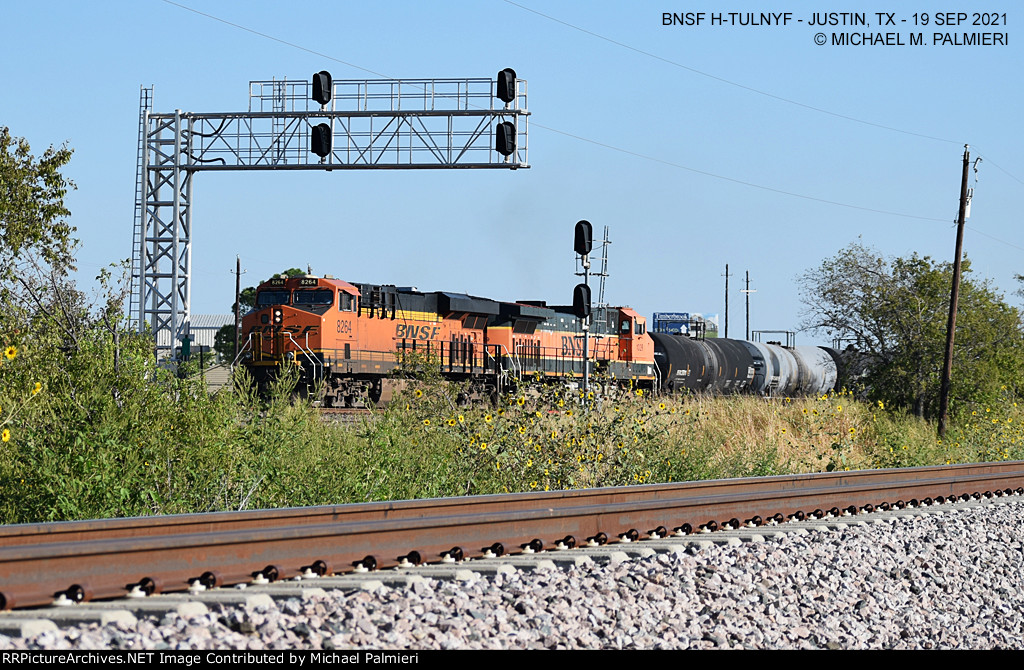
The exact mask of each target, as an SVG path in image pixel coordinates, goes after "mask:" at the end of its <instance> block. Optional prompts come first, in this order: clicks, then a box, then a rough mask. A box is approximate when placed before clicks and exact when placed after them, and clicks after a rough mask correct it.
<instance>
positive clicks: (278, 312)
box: [274, 308, 284, 326]
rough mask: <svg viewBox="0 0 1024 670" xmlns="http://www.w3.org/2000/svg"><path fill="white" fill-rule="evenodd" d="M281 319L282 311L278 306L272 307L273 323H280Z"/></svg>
mask: <svg viewBox="0 0 1024 670" xmlns="http://www.w3.org/2000/svg"><path fill="white" fill-rule="evenodd" d="M283 320H284V312H282V311H281V309H280V308H275V309H274V325H275V326H279V325H281V322H282V321H283Z"/></svg>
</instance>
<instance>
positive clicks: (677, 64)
mask: <svg viewBox="0 0 1024 670" xmlns="http://www.w3.org/2000/svg"><path fill="white" fill-rule="evenodd" d="M504 2H506V3H507V4H510V5H512V6H514V7H518V8H519V9H522V10H523V11H527V12H530V13H531V14H536V15H537V16H540V17H543V18H545V19H548V20H549V21H554V22H555V23H560V24H562V25H563V26H565V27H567V28H572V29H573V30H577V31H579V32H581V33H584V34H586V35H590V36H591V37H596V38H597V39H599V40H604V41H605V42H608V43H610V44H614V45H615V46H618V47H622V48H623V49H629V50H630V51H635V52H636V53H638V54H641V55H644V56H647V57H648V58H653V59H655V60H660V61H661V62H663V63H666V64H668V65H671V66H673V67H677V68H680V69H682V70H686V71H687V72H692V73H694V74H699V75H700V76H702V77H707V78H708V79H714V80H715V81H719V82H722V83H723V84H728V85H729V86H735V87H737V88H742V89H743V90H745V91H750V92H751V93H756V94H757V95H763V96H765V97H766V98H771V99H773V100H778V101H779V102H785V103H787V104H790V105H796V106H797V107H803V108H804V109H809V110H811V111H814V112H819V113H821V114H828V115H829V116H834V117H836V118H839V119H845V120H847V121H853V122H854V123H862V124H864V125H866V126H873V127H875V128H881V129H883V130H890V131H892V132H894V133H903V134H904V135H913V136H915V137H922V138H924V139H928V140H935V141H936V142H949V143H951V144H960V142H957V141H956V140H950V139H946V138H945V137H935V136H933V135H925V134H924V133H916V132H914V131H912V130H904V129H902V128H895V127H893V126H886V125H884V124H881V123H875V122H873V121H865V120H864V119H858V118H857V117H855V116H848V115H846V114H840V113H838V112H833V111H830V110H827V109H823V108H821V107H815V106H814V105H808V104H806V103H803V102H799V101H797V100H793V99H791V98H784V97H782V96H781V95H775V94H774V93H769V92H768V91H762V90H760V89H757V88H753V87H751V86H747V85H745V84H740V83H738V82H735V81H732V80H729V79H725V78H724V77H719V76H717V75H713V74H710V73H707V72H704V71H702V70H698V69H696V68H692V67H690V66H689V65H683V64H682V63H680V62H678V61H674V60H671V59H668V58H665V57H664V56H659V55H658V54H654V53H651V52H650V51H644V50H643V49H638V48H636V47H634V46H631V45H629V44H626V43H624V42H619V41H617V40H613V39H612V38H610V37H606V36H604V35H601V34H600V33H595V32H593V31H590V30H587V29H586V28H581V27H579V26H577V25H574V24H572V23H569V22H568V21H563V20H561V19H558V18H555V17H554V16H551V15H549V14H545V13H543V12H538V11H537V10H536V9H531V8H530V7H527V6H526V5H521V4H519V3H518V2H513V1H512V0H504Z"/></svg>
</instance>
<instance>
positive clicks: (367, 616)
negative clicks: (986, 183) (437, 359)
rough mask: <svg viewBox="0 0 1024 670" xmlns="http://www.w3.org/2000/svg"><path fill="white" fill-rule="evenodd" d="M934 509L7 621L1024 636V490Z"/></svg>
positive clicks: (223, 633)
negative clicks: (239, 603)
mask: <svg viewBox="0 0 1024 670" xmlns="http://www.w3.org/2000/svg"><path fill="white" fill-rule="evenodd" d="M928 509H929V511H934V510H936V509H945V510H947V511H945V512H944V513H942V514H931V515H926V516H923V517H913V518H908V517H903V518H900V519H895V518H882V519H879V518H878V517H879V515H872V516H874V517H875V519H874V520H873V521H872V522H871V523H867V524H864V525H851V526H849V527H846V528H841V529H837V530H828V529H820V528H809V529H808V532H807V533H806V534H796V533H788V534H784V535H781V536H779V537H768V538H767V539H765V540H764V541H755V542H743V544H741V545H739V546H726V545H712V546H705V547H698V546H696V545H688V546H687V547H686V548H685V549H681V550H678V551H676V552H669V553H659V554H657V555H655V556H651V557H648V558H642V559H636V560H627V561H622V562H600V561H597V562H585V563H584V564H582V565H577V566H574V567H568V568H545V569H539V570H536V571H531V572H523V571H517V572H512V573H501V572H499V573H498V574H494V575H487V576H480V577H479V578H475V577H474V578H473V579H470V580H469V581H438V580H434V579H429V578H428V579H425V580H424V581H422V582H419V583H414V584H412V585H411V586H409V587H401V588H392V587H387V586H383V587H380V588H377V589H375V590H373V591H356V592H352V593H347V594H346V593H343V592H341V591H336V590H328V591H326V592H325V593H311V594H310V595H309V596H308V597H306V598H304V599H301V600H300V599H298V598H289V599H279V600H277V601H275V602H274V603H273V604H270V605H266V604H264V605H260V606H256V607H247V608H223V609H221V608H218V607H213V606H211V608H210V609H211V611H210V612H208V613H205V614H201V615H196V616H191V617H186V616H181V615H178V614H175V613H168V614H163V615H161V616H160V617H142V616H140V617H139V620H138V622H137V623H135V624H126V623H113V624H107V625H105V626H99V625H97V624H91V625H80V626H78V627H74V628H67V629H62V630H57V631H44V632H42V633H40V634H38V635H36V636H34V637H30V638H11V637H7V636H4V635H2V634H0V650H20V649H130V650H148V649H293V648H312V649H541V648H548V649H555V648H557V649H579V648H586V649H593V648H609V649H688V648H689V649H693V648H696V649H713V648H740V649H792V648H797V649H804V648H832V649H890V648H894V649H933V648H938V649H948V648H967V649H987V648H1014V649H1018V648H1024V584H1022V575H1024V545H1022V538H1021V529H1022V527H1024V502H1021V501H1020V498H1017V497H1014V498H1012V499H1002V500H999V501H998V503H997V504H984V505H980V506H974V507H970V508H966V509H953V508H950V507H949V506H945V507H944V508H936V507H932V508H928ZM857 520H860V517H857V519H855V520H854V519H851V520H849V522H850V523H855V522H856V521H857ZM783 527H785V526H783ZM472 566H473V563H467V564H466V567H470V568H471V567H472ZM214 610H216V611H214Z"/></svg>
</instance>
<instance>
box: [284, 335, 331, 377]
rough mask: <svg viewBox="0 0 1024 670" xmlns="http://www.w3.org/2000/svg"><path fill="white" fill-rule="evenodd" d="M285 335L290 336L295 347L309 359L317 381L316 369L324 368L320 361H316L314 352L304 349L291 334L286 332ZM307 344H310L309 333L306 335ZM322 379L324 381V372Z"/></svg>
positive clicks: (321, 374) (321, 375)
mask: <svg viewBox="0 0 1024 670" xmlns="http://www.w3.org/2000/svg"><path fill="white" fill-rule="evenodd" d="M285 334H286V335H288V339H289V340H291V342H292V344H294V345H295V348H296V349H298V350H299V351H301V352H302V355H303V356H305V357H306V358H308V359H309V362H310V363H311V364H312V366H313V380H314V381H315V380H316V379H317V374H316V369H317V368H318V367H319V368H323V365H321V364H320V361H318V360H316V356H314V355H313V351H312V350H311V349H306V348H304V347H303V346H302V345H301V344H299V343H298V342H297V341H296V340H295V338H294V337H292V334H291V333H289V332H287V331H285ZM306 344H309V333H306ZM320 378H321V379H323V372H321V373H320Z"/></svg>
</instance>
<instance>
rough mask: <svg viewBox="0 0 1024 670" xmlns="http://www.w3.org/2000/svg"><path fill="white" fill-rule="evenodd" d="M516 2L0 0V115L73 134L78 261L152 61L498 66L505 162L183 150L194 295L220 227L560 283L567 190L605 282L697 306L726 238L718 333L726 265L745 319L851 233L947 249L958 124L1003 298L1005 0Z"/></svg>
mask: <svg viewBox="0 0 1024 670" xmlns="http://www.w3.org/2000/svg"><path fill="white" fill-rule="evenodd" d="M517 3H518V4H516V3H511V2H506V1H504V0H479V1H476V2H436V3H425V2H380V3H366V2H328V3H324V2H317V3H309V2H301V1H299V2H292V3H288V4H287V5H286V4H284V3H279V2H264V1H262V0H251V1H249V2H227V1H210V2H200V1H199V0H181V3H180V4H181V5H185V6H187V7H190V8H192V9H195V10H198V11H201V12H203V13H205V14H209V15H211V16H214V17H217V18H219V19H222V21H218V20H215V19H213V18H210V17H207V16H202V15H200V14H197V13H196V12H193V11H189V10H187V9H183V8H182V7H180V6H176V5H174V4H170V3H168V2H164V1H163V0H132V1H131V2H118V1H113V2H102V3H84V2H61V1H58V2H50V3H17V4H15V3H7V6H6V7H5V22H6V23H7V30H5V39H4V40H3V41H2V42H0V74H2V80H3V82H4V86H3V93H2V94H0V112H2V113H0V124H3V125H7V126H9V127H10V128H11V132H12V133H13V134H14V135H16V136H23V137H26V138H27V139H28V140H29V142H30V143H31V145H32V147H33V151H34V152H35V153H37V154H38V153H41V152H42V151H43V150H44V149H45V148H46V147H47V146H49V145H51V144H55V145H60V144H62V143H64V142H67V143H68V145H69V146H70V147H72V148H73V149H74V150H75V154H74V157H73V159H72V163H71V165H70V166H69V167H68V169H67V174H68V176H69V177H70V178H71V179H73V180H74V181H75V182H76V183H77V185H78V190H77V191H76V192H75V193H74V194H72V195H71V196H70V198H69V205H70V208H71V210H72V213H73V214H72V223H73V224H74V225H75V226H76V227H77V228H78V236H79V237H80V238H81V240H82V247H81V250H80V253H79V266H80V270H81V271H80V273H79V277H80V280H81V282H82V284H83V287H85V288H89V287H91V286H92V285H93V282H92V277H94V276H95V275H96V274H97V273H98V271H99V269H100V268H101V267H104V266H106V265H107V264H109V263H111V262H115V261H117V260H119V259H124V258H128V257H129V256H130V255H131V248H130V247H131V231H132V211H133V202H134V189H135V169H136V165H135V163H136V144H137V132H138V100H139V87H140V85H153V86H154V87H155V96H154V99H155V105H154V109H155V111H157V112H172V111H174V110H175V109H182V110H187V111H193V112H226V111H241V110H245V109H247V107H248V82H249V81H250V80H265V79H271V78H274V77H276V78H284V77H287V78H289V79H305V78H308V77H309V76H310V75H311V74H312V73H313V72H316V71H319V70H322V69H327V70H329V71H330V72H331V73H332V74H333V76H334V78H335V79H336V80H338V79H349V78H360V79H362V78H366V77H374V76H375V75H371V74H368V72H367V71H366V70H370V71H373V72H376V73H380V74H381V75H383V76H387V77H396V78H398V77H404V78H430V77H493V76H494V75H495V73H496V72H497V71H498V70H500V69H502V68H505V67H512V68H514V69H515V70H516V71H517V73H518V74H519V76H520V77H521V78H523V79H526V80H527V81H528V84H529V110H530V112H531V113H532V116H531V118H530V155H529V160H530V164H531V166H532V167H531V168H530V169H529V170H519V171H515V172H512V171H503V170H481V171H467V170H452V171H441V170H435V171H424V170H415V171H379V172H368V171H367V172H355V171H351V172H345V171H335V172H331V173H326V172H325V173H320V172H287V173H274V172H266V173H223V174H222V173H217V174H214V173H204V174H201V175H199V177H198V178H197V180H196V183H195V191H194V198H193V202H194V208H195V210H194V213H193V217H194V223H193V258H192V262H193V288H192V310H193V312H194V313H212V312H227V311H228V310H229V309H230V305H231V302H232V300H233V293H234V276H233V275H232V273H231V271H232V270H233V269H234V266H235V256H236V254H237V255H240V256H241V259H242V266H243V270H245V271H246V272H247V274H246V275H245V276H244V277H243V285H247V284H252V283H255V282H256V281H257V280H260V279H263V278H265V277H267V276H269V275H270V274H272V273H274V272H277V271H280V270H282V269H285V268H289V267H301V268H305V267H306V265H311V266H312V267H313V269H314V271H315V272H316V273H318V274H334V275H335V276H338V277H340V278H344V279H348V280H350V281H364V282H374V283H393V284H398V285H415V286H418V287H419V288H421V289H423V290H451V291H463V292H467V293H472V294H476V295H482V296H487V297H491V298H496V299H502V300H516V299H543V300H548V301H549V302H554V303H558V302H562V303H565V302H569V301H570V300H571V295H572V287H573V285H574V284H575V283H576V282H577V281H578V280H577V278H576V277H575V276H574V275H573V272H574V270H575V263H574V258H573V253H572V229H573V225H574V224H575V222H576V221H577V220H579V219H584V218H585V219H588V220H590V221H591V222H592V223H593V224H594V226H595V230H596V231H597V233H598V235H600V231H601V230H602V229H603V227H604V226H605V225H608V226H610V229H611V239H612V245H611V251H610V260H609V263H610V267H609V270H610V273H611V276H610V277H609V279H608V283H607V300H608V301H609V302H610V303H612V304H625V305H630V306H632V307H634V308H636V309H637V310H638V311H640V312H641V313H642V314H646V315H648V316H650V314H651V313H652V312H654V311H677V310H678V311H698V312H717V313H722V312H723V311H724V306H723V302H724V278H723V277H722V274H723V273H724V271H725V265H726V263H728V264H729V268H730V272H731V273H733V277H732V279H731V280H730V335H732V336H733V337H735V336H737V335H742V332H743V328H744V322H743V318H744V315H743V295H742V294H741V293H739V290H740V289H741V288H743V287H742V286H741V283H742V278H743V273H744V272H745V271H748V270H749V272H750V275H751V286H752V288H754V289H756V290H757V293H756V294H754V295H753V297H752V299H751V321H752V324H751V325H752V328H754V329H793V330H795V329H797V327H798V326H799V324H800V312H801V303H800V294H799V290H798V286H797V284H796V282H795V278H796V277H797V276H798V275H800V274H801V273H803V272H805V271H806V270H808V269H810V268H813V267H815V266H817V265H819V264H820V263H821V262H822V260H824V259H825V258H826V257H829V256H832V255H834V254H836V253H837V252H838V251H839V250H840V249H841V248H843V247H845V246H846V245H847V244H849V243H850V242H852V241H855V240H857V239H858V238H860V239H861V241H862V242H863V243H865V244H867V245H869V246H873V247H875V248H877V249H878V250H879V251H881V252H882V253H884V254H886V255H895V256H899V255H908V254H910V253H913V252H918V253H919V254H922V255H929V256H932V257H933V258H937V259H940V260H951V259H952V254H953V245H954V240H955V226H954V225H953V219H954V218H955V216H956V211H957V197H958V192H959V182H960V170H961V156H962V153H963V145H964V144H965V143H968V144H970V145H971V149H972V157H976V156H979V155H980V156H981V157H982V158H983V162H982V163H981V165H980V166H979V170H980V171H979V173H978V182H977V184H976V185H975V184H974V179H973V175H972V181H971V184H972V185H975V186H976V190H975V196H974V201H973V205H972V212H971V218H970V220H969V221H968V229H967V233H966V238H965V250H966V251H967V254H968V257H969V258H970V259H971V260H972V263H973V266H974V269H975V274H976V275H978V276H981V277H985V278H988V279H990V280H991V281H992V282H993V284H994V285H995V286H996V287H998V288H999V289H1001V290H1002V291H1004V292H1006V293H1007V294H1008V299H1009V301H1010V302H1011V303H1013V304H1018V305H1019V304H1020V302H1021V301H1020V299H1019V298H1017V297H1016V296H1013V295H1011V294H1012V292H1013V291H1014V290H1016V289H1017V288H1018V285H1017V283H1016V282H1015V281H1014V280H1013V276H1014V274H1015V273H1021V272H1024V263H1022V262H1021V260H1022V257H1024V233H1022V232H1021V227H1020V225H1019V212H1020V211H1021V210H1022V204H1024V158H1022V157H1024V136H1022V133H1021V121H1020V119H1021V118H1024V104H1022V99H1021V95H1022V92H1021V91H1022V87H1021V83H1022V76H1021V74H1020V73H1021V71H1022V66H1024V59H1022V51H1021V46H1020V44H1024V33H1019V32H1017V31H1016V30H1015V28H1016V26H1017V25H1018V24H1019V22H1020V21H1021V20H1024V14H1022V13H1021V12H1020V10H1019V9H1018V7H1019V5H1015V3H1010V2H1006V1H1004V0H993V1H992V2H990V3H987V4H988V6H987V7H986V10H987V11H989V12H999V13H1003V12H1005V14H1006V21H1007V23H1008V25H1007V26H1001V27H997V28H992V27H989V28H987V29H985V28H978V27H974V26H971V25H961V26H958V27H949V28H947V27H942V28H936V27H934V25H929V26H927V27H924V28H914V27H913V25H912V20H913V13H912V11H907V12H903V11H898V12H897V14H896V17H895V18H896V20H897V22H898V23H897V25H896V26H889V27H879V26H877V20H876V18H875V16H874V12H876V11H879V12H881V11H889V12H891V11H892V9H893V5H875V4H874V3H863V2H852V0H851V1H849V2H845V3H844V2H840V3H835V2H831V3H804V2H785V1H781V0H780V1H779V2H775V3H767V2H743V1H741V0H737V1H736V2H733V3H721V2H714V1H712V0H705V2H689V1H686V2H676V3H668V4H665V3H652V2H637V3H625V2H570V1H566V2H543V3H542V2H540V1H539V0H521V2H519V0H517ZM898 4H899V3H898ZM971 4H972V5H973V4H975V3H971ZM963 7H964V5H960V6H956V5H950V4H947V3H938V2H933V3H926V4H925V5H922V6H921V7H917V8H914V9H917V10H918V11H920V12H929V13H930V14H932V15H934V14H935V13H936V12H947V11H957V10H961V11H962V10H963ZM527 8H528V9H527ZM529 10H534V11H529ZM665 10H669V11H676V12H698V11H702V12H705V13H707V14H710V13H711V12H714V11H718V12H730V11H736V12H749V11H754V12H787V11H788V12H792V13H793V14H792V15H793V19H794V20H795V19H798V18H802V19H804V20H808V19H809V18H810V17H811V14H812V13H813V12H821V11H837V12H841V11H863V12H866V13H867V15H868V19H869V21H870V22H871V23H872V25H871V26H868V27H859V28H857V29H856V31H857V32H871V33H874V32H879V31H885V32H899V33H901V34H902V36H903V37H902V40H903V41H904V42H906V41H907V40H908V38H907V35H908V33H910V32H917V31H918V30H920V31H921V32H923V33H924V35H925V41H926V44H925V45H923V46H914V47H911V46H882V45H874V46H859V47H851V46H847V47H838V46H831V45H825V46H818V45H816V44H815V43H814V33H815V32H818V29H816V28H812V27H810V26H807V25H804V24H801V23H795V22H791V24H790V25H786V26H735V27H732V26H719V27H712V26H710V25H708V24H707V21H708V19H705V23H703V24H702V25H700V26H664V25H662V12H664V11H665ZM537 12H540V13H543V14H545V15H547V16H541V15H540V14H538V13H537ZM972 12H973V10H968V14H969V15H970V14H971V13H972ZM901 19H906V21H907V22H906V23H905V24H904V23H899V21H900V20H901ZM970 20H971V19H970V18H969V19H968V23H969V22H970ZM933 21H934V19H932V23H933ZM225 22H229V23H232V24H237V26H243V27H245V28H248V29H249V30H244V29H242V28H239V27H235V26H231V25H228V23H225ZM824 30H825V32H827V33H831V32H834V31H839V30H842V28H841V27H836V28H826V29H824ZM984 30H987V31H988V32H995V31H998V32H1003V33H1004V34H1008V35H1009V38H1008V42H1009V44H1008V45H1006V46H974V47H970V46H938V45H931V44H929V43H930V42H931V39H932V33H933V32H936V31H940V32H957V33H963V32H974V31H984ZM251 31H255V32H257V33H263V34H264V35H267V36H270V37H273V38H276V39H269V38H268V37H265V36H260V35H257V34H255V33H254V32H251ZM278 40H280V41H278ZM282 42H288V43H291V44H293V45H299V46H301V47H303V48H297V47H296V46H289V45H287V44H284V43H282ZM307 50H308V51H307ZM310 51H312V52H317V54H319V55H317V54H314V53H310ZM352 66H358V68H365V70H363V69H358V68H357V67H352ZM695 70H696V71H698V72H695ZM701 73H703V74H701ZM707 75H711V76H707ZM716 78H717V79H716ZM723 80H725V81H723ZM750 89H756V91H754V90H750ZM759 92H760V93H759ZM765 94H769V95H765ZM794 103H798V104H794ZM811 107H813V108H818V109H819V110H825V111H816V110H814V109H810V108H811ZM826 112H829V113H826ZM841 117H850V118H849V119H848V118H841ZM851 119H853V120H851ZM881 126H884V127H887V128H888V129H887V128H883V127H881ZM892 129H896V130H892ZM570 135H573V136H577V137H575V138H574V137H571V136H570ZM922 136H927V137H922ZM578 138H583V139H578ZM687 168H689V169H687ZM697 171H700V172H697ZM701 172H703V173H710V174H711V175H717V177H715V176H710V175H709V174H701ZM739 182H746V183H747V184H756V185H758V186H761V187H764V188H756V187H754V186H749V185H744V184H742V183H739ZM769 189H771V190H769ZM779 191H784V192H787V193H790V194H796V195H787V194H784V193H780V192H779ZM797 196H804V197H797ZM822 201H832V202H834V203H843V204H845V205H853V206H854V207H847V206H843V205H840V204H830V203H827V202H822ZM871 210H875V211H871ZM900 215H903V216H900ZM914 217H920V218H914ZM822 339H823V338H822V337H821V336H815V335H812V334H810V333H802V334H801V335H799V336H798V339H797V342H798V343H810V342H821V341H822Z"/></svg>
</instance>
